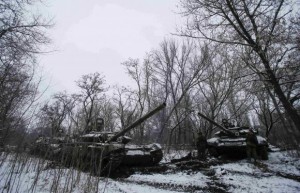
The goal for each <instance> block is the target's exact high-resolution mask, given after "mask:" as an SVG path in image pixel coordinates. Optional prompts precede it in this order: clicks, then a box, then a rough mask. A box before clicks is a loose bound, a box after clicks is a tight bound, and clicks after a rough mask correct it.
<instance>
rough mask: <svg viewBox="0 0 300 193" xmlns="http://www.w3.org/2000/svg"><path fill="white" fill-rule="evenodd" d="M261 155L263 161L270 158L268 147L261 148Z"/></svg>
mask: <svg viewBox="0 0 300 193" xmlns="http://www.w3.org/2000/svg"><path fill="white" fill-rule="evenodd" d="M259 155H260V157H261V159H262V160H268V159H269V156H268V149H267V147H266V146H262V147H260V148H259Z"/></svg>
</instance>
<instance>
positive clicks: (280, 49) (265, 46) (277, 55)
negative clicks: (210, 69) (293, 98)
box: [182, 0, 300, 130]
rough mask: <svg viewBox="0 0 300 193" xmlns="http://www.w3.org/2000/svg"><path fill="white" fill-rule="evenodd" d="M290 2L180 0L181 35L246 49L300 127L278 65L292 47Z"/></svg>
mask: <svg viewBox="0 0 300 193" xmlns="http://www.w3.org/2000/svg"><path fill="white" fill-rule="evenodd" d="M292 6H293V2H292V1H288V0H278V1H268V0H255V1H248V0H233V1H230V0H225V1H218V0H209V1H207V0H183V1H182V7H183V8H184V14H186V16H188V20H189V22H188V25H187V30H186V31H183V32H182V35H183V36H188V37H193V38H204V39H209V40H211V41H215V42H219V43H224V44H228V45H234V46H236V47H238V48H240V49H239V50H243V49H249V51H250V53H251V55H252V56H254V57H258V58H259V59H260V62H259V63H256V65H255V66H253V65H252V66H248V67H250V68H251V69H252V70H253V71H254V72H255V73H257V74H259V75H260V76H261V77H262V78H263V79H262V81H264V82H265V84H266V85H268V87H269V88H270V89H272V90H274V92H275V94H276V96H277V97H278V98H279V100H280V102H281V103H282V105H283V107H284V109H285V111H286V113H287V114H288V115H289V116H290V118H291V119H292V121H293V123H294V124H295V126H296V127H297V128H298V130H299V129H300V115H299V114H298V113H297V110H296V109H295V107H294V106H293V105H292V103H291V102H290V101H289V100H288V97H287V95H286V93H284V90H283V88H282V83H281V81H280V76H279V75H278V73H277V70H278V68H280V67H283V66H286V65H285V61H286V60H287V56H288V55H289V53H290V52H291V51H293V50H295V49H296V47H297V46H296V45H295V42H296V40H297V38H298V37H299V34H298V35H296V34H297V33H295V29H296V27H297V25H298V24H297V23H293V22H290V21H291V20H290V17H289V16H291V15H292V14H293V11H291V10H293V9H292V8H293V7H292Z"/></svg>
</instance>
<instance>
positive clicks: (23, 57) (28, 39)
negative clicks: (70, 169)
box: [0, 0, 50, 143]
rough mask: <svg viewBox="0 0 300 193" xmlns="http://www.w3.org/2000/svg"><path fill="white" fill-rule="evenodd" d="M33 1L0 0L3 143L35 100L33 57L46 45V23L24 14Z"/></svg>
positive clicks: (0, 105) (36, 94) (0, 106)
mask: <svg viewBox="0 0 300 193" xmlns="http://www.w3.org/2000/svg"><path fill="white" fill-rule="evenodd" d="M33 2H34V1H30V0H13V1H7V0H3V1H0V26H1V29H0V100H1V104H0V125H1V126H0V138H2V140H1V142H4V143H5V140H6V137H7V136H8V133H9V131H10V129H11V128H13V127H14V126H13V124H12V123H13V122H15V123H17V122H18V121H13V120H20V118H21V117H24V115H25V113H26V112H29V109H30V107H32V104H34V102H36V99H37V97H38V86H39V83H40V80H39V79H38V81H36V80H37V79H36V77H35V74H36V73H35V72H36V54H37V53H40V52H41V51H42V50H41V49H40V48H41V46H42V45H45V44H47V43H49V39H48V38H47V36H46V34H45V30H46V29H48V28H49V27H50V25H49V23H48V22H46V21H44V20H42V18H41V17H40V16H36V15H31V14H29V13H28V6H30V5H31V3H33Z"/></svg>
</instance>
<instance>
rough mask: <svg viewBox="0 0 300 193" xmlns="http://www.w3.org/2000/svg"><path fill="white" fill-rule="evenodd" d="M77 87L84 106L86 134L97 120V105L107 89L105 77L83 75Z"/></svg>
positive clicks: (83, 114)
mask: <svg viewBox="0 0 300 193" xmlns="http://www.w3.org/2000/svg"><path fill="white" fill-rule="evenodd" d="M77 86H78V87H79V88H80V89H81V90H80V94H79V95H78V97H79V101H80V102H81V104H82V116H83V121H84V122H83V124H84V125H83V130H84V132H86V131H88V129H89V128H88V127H89V125H90V124H92V120H93V119H95V116H96V115H95V108H96V104H97V102H99V101H100V100H101V98H102V97H103V94H104V92H105V91H106V89H107V88H105V79H104V77H103V76H102V75H101V74H100V73H98V72H96V73H93V74H88V75H83V76H82V78H81V79H80V80H79V81H77Z"/></svg>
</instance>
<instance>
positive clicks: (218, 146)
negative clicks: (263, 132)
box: [198, 112, 268, 160]
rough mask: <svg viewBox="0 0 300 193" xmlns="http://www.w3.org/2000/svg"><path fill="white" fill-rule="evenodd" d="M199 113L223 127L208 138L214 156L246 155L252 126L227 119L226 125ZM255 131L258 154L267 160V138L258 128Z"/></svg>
mask: <svg viewBox="0 0 300 193" xmlns="http://www.w3.org/2000/svg"><path fill="white" fill-rule="evenodd" d="M198 115H199V116H200V117H202V118H204V119H206V120H207V121H209V122H210V123H212V124H213V125H215V126H217V127H218V128H220V129H221V130H220V131H217V132H216V133H215V134H214V137H212V138H210V139H208V140H207V146H208V151H209V153H210V154H211V155H212V156H215V157H217V156H219V155H234V156H243V155H246V136H247V134H248V133H249V132H250V129H251V128H250V127H246V126H242V127H236V126H234V125H231V124H228V122H226V121H225V125H226V127H225V126H223V125H220V124H218V123H216V122H215V121H213V120H211V119H209V118H208V117H206V116H205V115H203V114H202V113H200V112H199V113H198ZM254 132H255V134H256V137H257V141H258V147H257V155H258V156H260V158H261V159H263V160H267V159H268V151H267V150H268V143H267V140H266V139H265V138H263V137H262V136H259V135H258V132H257V130H255V131H254Z"/></svg>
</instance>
